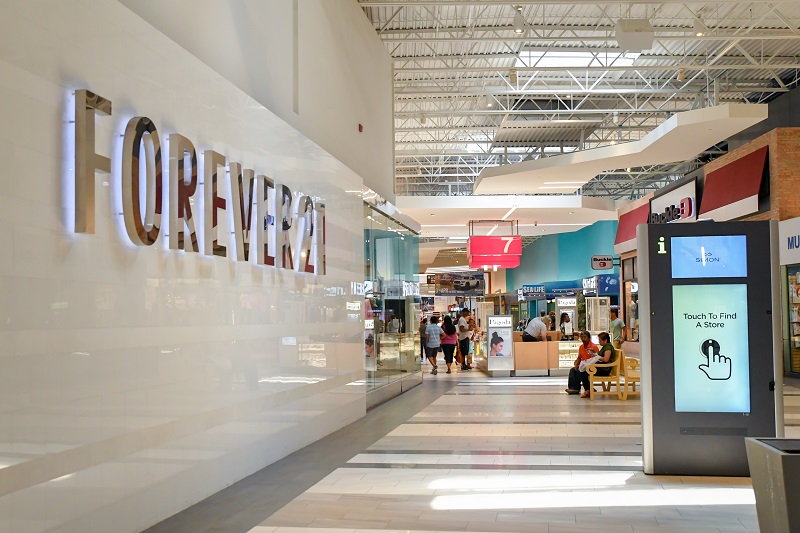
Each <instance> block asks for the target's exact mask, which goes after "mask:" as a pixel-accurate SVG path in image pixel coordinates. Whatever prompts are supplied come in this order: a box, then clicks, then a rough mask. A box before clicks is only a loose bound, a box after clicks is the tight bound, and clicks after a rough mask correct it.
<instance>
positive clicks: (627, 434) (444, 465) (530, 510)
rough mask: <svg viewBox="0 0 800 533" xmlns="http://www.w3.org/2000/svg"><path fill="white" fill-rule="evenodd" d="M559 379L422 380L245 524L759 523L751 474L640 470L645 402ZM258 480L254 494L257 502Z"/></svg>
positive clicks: (790, 406) (289, 528)
mask: <svg viewBox="0 0 800 533" xmlns="http://www.w3.org/2000/svg"><path fill="white" fill-rule="evenodd" d="M564 386H565V379H564V378H517V379H505V380H503V379H494V380H492V379H488V378H486V377H485V376H484V375H483V374H480V373H478V372H475V371H472V372H468V373H454V374H450V375H446V374H439V375H438V376H435V377H434V376H426V381H425V383H424V384H423V385H422V386H421V387H418V388H417V389H415V390H414V391H411V392H409V393H406V394H405V395H404V396H403V397H400V398H398V399H395V400H393V401H391V402H389V403H388V404H386V405H385V406H382V407H380V408H378V409H376V410H373V411H371V412H370V413H369V414H368V416H367V419H365V420H364V421H360V422H359V423H357V424H362V426H361V427H360V428H353V427H351V428H346V429H345V430H343V431H346V432H348V430H349V433H350V434H352V433H353V431H356V432H359V433H363V432H367V433H369V431H368V428H371V429H372V430H374V429H375V428H374V427H372V426H373V425H374V424H377V423H380V422H383V423H384V425H383V426H382V431H380V432H378V433H380V434H381V436H376V437H375V438H374V439H373V440H372V441H370V442H369V443H368V444H364V445H363V446H359V443H349V445H350V447H349V449H350V450H351V451H353V453H352V454H350V457H349V458H346V459H343V456H344V455H348V453H349V452H347V451H346V450H345V449H343V448H342V447H339V446H338V445H337V450H339V453H338V456H337V454H336V453H331V456H330V457H329V458H328V459H327V462H328V463H329V465H330V469H329V471H328V472H327V473H326V474H325V475H322V473H321V471H320V469H319V468H318V466H319V465H315V464H312V465H308V466H311V467H312V469H314V467H317V468H316V470H314V471H315V472H317V473H318V474H320V475H319V479H318V481H316V482H311V481H310V480H309V482H308V483H307V487H306V488H302V489H297V487H288V486H287V487H286V490H288V491H289V492H291V491H292V490H296V492H297V495H296V497H294V498H293V499H291V498H287V502H286V504H285V505H283V506H282V507H280V508H277V507H276V508H275V512H272V513H270V514H269V515H267V514H265V515H264V516H263V521H262V522H261V523H260V524H259V525H257V526H256V527H254V528H248V529H249V532H250V533H296V532H301V531H306V532H313V533H319V532H322V531H326V532H336V533H345V532H347V533H367V532H373V531H415V532H424V531H485V532H501V531H519V532H534V533H535V532H550V533H554V532H558V533H571V532H581V533H586V532H590V531H597V532H603V533H607V532H612V531H613V532H629V533H634V532H636V533H656V532H659V533H661V532H683V533H701V532H702V533H706V532H708V533H712V532H713V533H721V532H738V533H742V532H748V531H749V532H755V531H758V525H757V521H756V514H755V506H754V497H753V491H752V488H751V486H750V481H749V479H747V478H700V477H668V476H646V475H644V474H643V473H642V471H641V470H642V466H641V465H642V460H641V426H640V412H639V411H640V405H639V401H638V400H629V401H627V402H620V401H618V400H616V399H611V398H600V399H597V400H595V401H594V402H590V401H589V400H583V399H580V398H579V397H576V396H567V395H566V394H564V393H563V389H564ZM426 398H435V399H434V400H433V401H430V402H428V403H426ZM414 402H415V403H416V404H415V405H413V406H410V408H409V405H406V404H410V403H414ZM404 405H406V407H407V408H409V410H407V411H406V412H405V413H403V412H402V407H403V406H404ZM381 410H383V412H382V411H381ZM786 410H787V416H786V419H787V423H789V424H796V423H797V422H796V421H797V419H798V418H800V389H797V388H795V387H791V386H790V387H787V389H786ZM404 414H405V415H407V416H405V417H404V416H403V415H404ZM370 419H372V420H370ZM400 419H403V420H400ZM393 420H394V421H395V422H393ZM387 422H388V424H387ZM398 424H399V425H398ZM391 425H394V426H395V427H394V428H393V429H391V428H389V427H388V426H391ZM798 429H800V428H797V427H789V428H787V433H789V435H790V436H793V437H794V436H798V435H800V431H798ZM332 437H333V438H334V439H335V438H336V436H335V435H334V436H332ZM370 437H371V435H364V439H363V441H362V443H366V442H367V441H369V439H370ZM325 440H327V439H324V440H323V441H320V442H321V443H323V444H322V445H323V446H324V441H325ZM319 444H320V443H318V444H317V445H319ZM317 445H315V446H317ZM344 448H347V445H345V446H344ZM323 449H324V448H323ZM298 453H300V452H298ZM287 461H288V462H287V463H286V465H285V466H284V467H283V470H284V471H283V474H284V475H285V476H291V475H292V472H293V471H294V472H296V473H297V474H300V473H303V472H305V471H306V469H305V468H304V464H303V462H302V461H298V460H297V459H292V458H291V457H290V458H288V459H287ZM322 461H323V462H325V460H324V459H323V460H322ZM337 462H338V463H339V464H335V463H337ZM292 463H293V465H292ZM245 481H247V480H245ZM287 483H290V484H291V482H290V481H288V480H287ZM256 487H257V485H256ZM254 490H255V492H254V493H251V494H249V495H248V496H249V498H252V499H255V500H258V497H259V495H258V489H257V488H255V489H254ZM273 490H275V487H273ZM263 496H264V497H268V496H267V494H266V490H265V491H264V494H263ZM204 505H205V504H203V503H201V504H199V505H198V506H195V508H199V511H197V512H202V511H203V510H204V507H203V506H204ZM253 505H256V506H257V503H253ZM224 507H225V506H224V505H223V506H221V507H217V509H219V510H220V511H221V512H224V511H223V509H224ZM193 509H194V508H193ZM205 511H206V512H205V513H203V514H204V515H205V516H206V517H208V516H209V515H208V511H209V508H208V506H206V508H205ZM251 514H252V513H251ZM179 516H180V515H179ZM225 518H227V520H228V521H227V522H221V523H220V524H219V527H214V528H210V527H208V522H206V523H205V524H204V527H203V525H200V524H198V528H191V527H190V526H189V522H186V521H184V522H180V521H173V522H172V526H173V527H171V528H162V529H156V528H154V529H153V531H154V532H155V531H164V532H166V531H187V532H188V531H192V532H200V531H218V532H229V531H230V532H233V531H237V532H239V533H244V532H245V531H247V529H244V530H242V529H237V528H236V526H234V525H233V522H232V521H231V520H232V519H233V518H234V517H225ZM251 519H252V518H251ZM239 527H241V526H239Z"/></svg>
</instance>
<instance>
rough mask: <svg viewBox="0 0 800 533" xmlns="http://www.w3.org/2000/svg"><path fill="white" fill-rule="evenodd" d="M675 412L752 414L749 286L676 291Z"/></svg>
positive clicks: (676, 288) (690, 287) (689, 287)
mask: <svg viewBox="0 0 800 533" xmlns="http://www.w3.org/2000/svg"><path fill="white" fill-rule="evenodd" d="M672 319H673V323H674V330H673V334H674V342H675V358H674V364H675V410H676V411H677V412H689V413H749V412H750V347H749V344H748V341H749V338H748V332H747V328H748V324H747V285H745V284H736V285H675V286H673V287H672Z"/></svg>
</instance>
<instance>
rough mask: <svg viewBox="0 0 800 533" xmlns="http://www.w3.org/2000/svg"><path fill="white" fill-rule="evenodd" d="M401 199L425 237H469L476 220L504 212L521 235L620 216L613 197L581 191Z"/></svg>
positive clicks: (484, 228)
mask: <svg viewBox="0 0 800 533" xmlns="http://www.w3.org/2000/svg"><path fill="white" fill-rule="evenodd" d="M397 203H398V207H399V208H400V209H402V210H403V212H405V213H406V214H407V215H409V216H411V217H412V218H414V219H415V220H417V221H418V222H419V223H420V224H421V225H422V233H421V236H422V237H450V238H453V237H462V238H465V237H467V236H469V227H468V224H469V222H470V221H471V220H500V219H502V218H503V217H504V216H506V220H508V221H512V220H515V221H518V223H519V234H520V235H523V236H537V237H540V236H543V235H549V234H554V233H565V232H570V231H577V230H579V229H581V228H583V227H586V226H588V225H591V224H593V223H595V222H597V221H598V220H616V218H617V213H616V206H615V202H614V201H613V200H611V199H608V198H589V197H580V196H490V197H481V196H461V197H447V196H438V197H421V196H400V197H398V198H397ZM512 209H513V211H512ZM492 227H493V224H484V225H481V226H480V227H478V228H477V231H476V233H475V234H476V235H486V234H487V233H488V231H489V230H491V228H492ZM504 229H505V228H504V227H503V226H502V225H501V227H498V228H497V229H496V230H495V232H494V234H495V235H503V234H504ZM456 245H457V243H456ZM461 246H463V243H462V244H461ZM444 247H450V248H452V247H454V243H453V242H451V243H450V244H449V245H447V244H446V243H444V242H443V243H441V245H440V248H444Z"/></svg>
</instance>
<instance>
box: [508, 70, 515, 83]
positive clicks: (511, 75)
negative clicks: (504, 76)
mask: <svg viewBox="0 0 800 533" xmlns="http://www.w3.org/2000/svg"><path fill="white" fill-rule="evenodd" d="M508 83H510V84H511V85H516V84H517V69H515V68H512V69H511V70H509V71H508Z"/></svg>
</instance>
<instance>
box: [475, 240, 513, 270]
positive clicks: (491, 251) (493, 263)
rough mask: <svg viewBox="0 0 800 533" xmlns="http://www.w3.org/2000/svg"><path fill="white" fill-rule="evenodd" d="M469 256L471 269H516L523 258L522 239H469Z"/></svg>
mask: <svg viewBox="0 0 800 533" xmlns="http://www.w3.org/2000/svg"><path fill="white" fill-rule="evenodd" d="M467 256H468V257H469V266H470V268H482V269H484V270H488V269H498V268H516V267H518V266H519V263H520V257H521V256H522V237H521V236H519V235H509V236H494V235H476V236H472V237H470V238H469V242H468V243H467Z"/></svg>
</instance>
